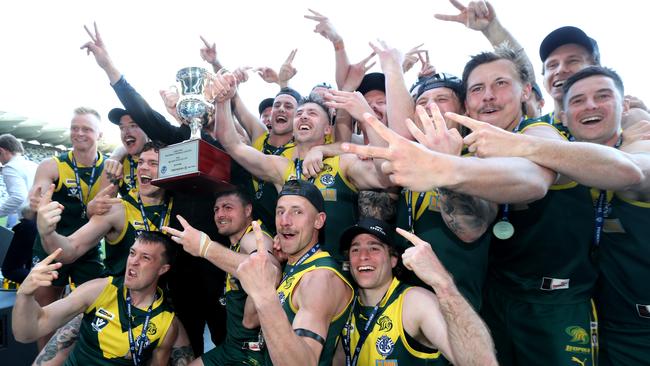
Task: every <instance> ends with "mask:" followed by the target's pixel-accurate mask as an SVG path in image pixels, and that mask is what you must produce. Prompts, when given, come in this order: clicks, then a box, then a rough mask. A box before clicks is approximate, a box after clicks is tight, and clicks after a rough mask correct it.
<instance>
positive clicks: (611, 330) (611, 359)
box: [598, 321, 650, 366]
mask: <svg viewBox="0 0 650 366" xmlns="http://www.w3.org/2000/svg"><path fill="white" fill-rule="evenodd" d="M599 357H600V358H599V359H598V364H599V365H600V366H603V365H605V366H632V365H647V364H648V362H649V360H650V328H645V327H639V326H636V325H630V324H620V323H614V322H610V321H601V322H600V354H599Z"/></svg>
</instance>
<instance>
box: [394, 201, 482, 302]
mask: <svg viewBox="0 0 650 366" xmlns="http://www.w3.org/2000/svg"><path fill="white" fill-rule="evenodd" d="M409 195H410V196H411V197H410V198H409V197H408V196H409ZM419 198H420V193H419V192H411V191H409V190H402V194H401V197H400V200H399V203H398V204H397V227H400V228H402V229H404V230H406V231H409V229H410V228H409V217H408V216H409V210H408V203H409V201H410V202H412V205H413V206H417V207H413V213H412V214H413V216H414V220H413V231H414V233H415V235H417V236H419V237H420V238H421V239H422V240H424V241H426V242H428V243H430V244H431V247H432V248H433V251H434V252H435V253H436V256H438V258H439V259H440V261H441V262H442V264H443V265H444V266H445V268H447V270H448V271H449V272H450V273H451V274H452V276H453V277H454V282H455V283H456V286H458V289H459V290H460V292H461V293H462V294H463V296H465V298H466V299H467V301H468V302H469V303H470V304H472V306H473V307H474V309H476V310H479V309H480V308H481V300H482V297H483V284H484V283H485V277H486V275H487V268H488V250H489V248H490V239H491V234H490V233H489V231H490V230H491V227H489V228H488V230H487V232H486V233H484V234H483V235H482V236H481V237H480V238H479V239H478V240H476V241H474V242H472V243H465V242H463V241H462V240H460V239H459V238H458V237H457V236H456V234H454V233H453V232H452V231H451V230H449V228H448V227H447V225H446V224H445V222H444V220H443V218H442V214H441V213H440V211H441V209H440V202H439V200H438V193H437V191H430V192H425V193H424V195H423V196H422V199H421V200H420V199H419ZM418 203H420V204H419V205H418ZM395 241H396V243H397V245H398V246H400V247H401V248H402V249H404V250H405V249H406V248H408V247H410V246H412V244H411V243H409V242H408V241H406V240H405V239H404V238H402V236H401V235H396V240H395ZM406 275H407V277H406V278H405V280H406V281H407V282H408V283H410V284H414V285H417V286H421V287H424V288H429V286H428V285H426V284H424V283H423V282H422V281H421V280H420V279H418V278H417V276H415V274H414V273H413V272H411V271H408V272H407V273H406Z"/></svg>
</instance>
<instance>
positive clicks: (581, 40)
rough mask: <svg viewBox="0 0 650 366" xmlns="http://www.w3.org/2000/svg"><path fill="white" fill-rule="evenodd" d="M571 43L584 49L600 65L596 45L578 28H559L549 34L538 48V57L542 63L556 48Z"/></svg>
mask: <svg viewBox="0 0 650 366" xmlns="http://www.w3.org/2000/svg"><path fill="white" fill-rule="evenodd" d="M572 43H573V44H577V45H580V46H582V47H584V48H585V49H586V50H587V51H588V52H589V53H590V54H591V56H592V57H593V58H594V61H596V63H600V53H599V51H598V43H596V41H595V40H594V39H593V38H591V37H589V36H588V35H587V34H586V33H585V32H583V31H582V30H581V29H580V28H577V27H572V26H566V27H561V28H558V29H556V30H554V31H552V32H551V33H549V34H548V36H546V38H544V40H543V41H542V44H541V45H540V46H539V57H540V58H541V59H542V62H544V61H546V59H547V58H548V56H549V55H550V54H551V53H553V51H555V50H556V49H557V48H558V47H560V46H564V45H565V44H572Z"/></svg>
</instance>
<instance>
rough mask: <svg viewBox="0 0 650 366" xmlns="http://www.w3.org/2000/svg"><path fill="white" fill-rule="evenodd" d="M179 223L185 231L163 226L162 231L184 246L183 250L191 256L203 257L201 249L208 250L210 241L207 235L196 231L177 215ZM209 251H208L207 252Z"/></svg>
mask: <svg viewBox="0 0 650 366" xmlns="http://www.w3.org/2000/svg"><path fill="white" fill-rule="evenodd" d="M176 218H177V219H178V222H180V224H181V226H183V231H180V230H176V229H174V228H172V227H169V226H163V227H162V228H161V230H162V231H163V232H165V233H167V234H169V235H171V236H172V240H173V241H175V242H177V243H178V244H180V245H182V246H183V250H185V251H186V252H188V253H189V254H191V255H193V256H195V257H198V256H201V249H206V248H205V245H209V244H207V242H206V240H208V241H209V240H210V238H208V237H207V235H206V234H205V233H204V232H202V231H199V230H197V229H195V228H194V227H192V225H190V224H189V223H188V222H187V220H185V219H184V218H183V216H181V215H176ZM206 251H207V250H206Z"/></svg>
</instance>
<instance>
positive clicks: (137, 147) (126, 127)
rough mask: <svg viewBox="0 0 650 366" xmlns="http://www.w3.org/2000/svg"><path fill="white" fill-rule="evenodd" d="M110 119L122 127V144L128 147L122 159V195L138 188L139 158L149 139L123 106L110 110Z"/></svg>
mask: <svg viewBox="0 0 650 366" xmlns="http://www.w3.org/2000/svg"><path fill="white" fill-rule="evenodd" d="M108 120H109V121H111V122H112V123H113V124H115V125H117V126H118V127H119V128H120V138H121V140H122V145H123V146H124V148H125V149H126V154H127V155H126V156H125V157H124V159H122V167H123V171H122V179H121V181H120V187H119V188H120V190H119V192H120V195H122V196H126V195H128V193H129V191H130V190H131V189H137V181H136V179H135V172H136V169H137V164H138V163H137V158H138V155H139V154H140V152H141V151H142V148H143V147H144V144H145V143H147V141H149V138H148V137H147V134H145V133H144V131H142V129H141V128H140V126H138V124H137V123H136V122H135V121H134V120H133V118H131V115H130V114H129V113H128V112H127V111H126V110H124V109H122V108H113V109H111V111H110V112H108Z"/></svg>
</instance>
